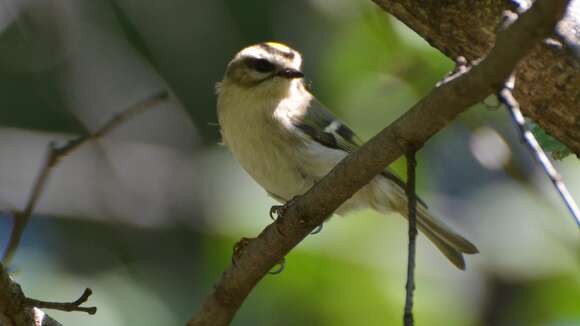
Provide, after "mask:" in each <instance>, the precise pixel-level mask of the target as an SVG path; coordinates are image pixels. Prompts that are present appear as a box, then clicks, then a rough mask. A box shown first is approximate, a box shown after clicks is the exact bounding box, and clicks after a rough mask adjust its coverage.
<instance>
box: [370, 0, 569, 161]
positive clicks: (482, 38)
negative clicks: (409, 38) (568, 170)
mask: <svg viewBox="0 0 580 326" xmlns="http://www.w3.org/2000/svg"><path fill="white" fill-rule="evenodd" d="M373 2H375V3H376V4H378V5H379V6H380V7H381V8H383V9H384V10H385V11H387V12H389V13H390V14H392V15H394V16H395V17H397V18H398V19H399V20H400V21H401V22H403V23H404V24H406V25H407V26H408V27H410V28H411V29H413V30H414V31H415V32H417V33H418V34H419V35H420V36H421V37H423V38H424V39H425V40H426V41H427V42H428V43H429V44H431V46H433V47H435V48H437V49H438V50H440V51H441V52H443V53H444V54H445V55H446V56H447V57H449V58H451V59H456V58H457V57H459V56H463V57H465V58H466V59H467V60H468V61H469V62H471V61H474V60H477V59H480V58H482V57H483V56H485V55H486V54H487V53H488V52H489V50H490V49H491V48H492V47H493V45H494V43H495V38H496V34H497V30H498V27H499V26H500V25H501V20H502V13H503V11H505V10H510V11H514V12H517V11H518V10H519V8H518V6H517V3H522V2H525V1H513V0H477V1H476V0H452V1H451V0H373ZM530 32H532V31H530ZM552 38H553V39H551V40H550V41H548V42H543V43H540V44H538V45H536V46H535V47H534V49H533V50H532V51H531V52H530V53H529V54H528V55H527V57H526V58H525V59H524V60H522V61H521V62H520V64H519V65H518V68H517V69H516V79H517V80H516V89H515V92H514V95H515V97H516V99H517V100H518V102H519V103H520V105H521V109H522V111H523V113H524V115H526V116H527V117H529V118H531V119H533V120H534V121H535V122H536V123H537V124H538V125H539V126H541V127H542V128H543V129H544V130H546V131H547V132H548V133H549V134H551V135H552V136H554V137H555V138H556V139H558V140H559V141H560V142H561V143H563V144H565V145H566V146H568V147H569V148H570V150H571V151H572V152H574V153H575V154H576V155H577V156H578V157H580V57H579V54H578V48H579V47H580V1H579V0H576V1H572V4H571V5H570V7H569V8H568V12H567V15H566V17H565V19H564V20H563V21H562V22H560V24H559V25H558V27H557V31H556V33H554V35H553V37H552ZM562 39H565V40H566V42H561V40H562ZM514 41H516V40H514ZM563 43H567V45H566V44H564V45H563ZM514 46H515V44H514ZM572 48H575V49H576V51H577V52H576V53H574V51H572Z"/></svg>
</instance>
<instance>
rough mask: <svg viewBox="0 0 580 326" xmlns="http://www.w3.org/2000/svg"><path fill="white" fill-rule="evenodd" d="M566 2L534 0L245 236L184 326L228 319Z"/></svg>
mask: <svg viewBox="0 0 580 326" xmlns="http://www.w3.org/2000/svg"><path fill="white" fill-rule="evenodd" d="M567 3H568V1H565V0H538V1H537V4H535V5H534V6H533V7H532V9H530V10H529V11H528V12H526V13H525V14H523V15H522V16H521V17H520V19H518V21H516V22H515V23H514V24H513V25H512V26H511V27H510V28H508V29H507V30H505V31H503V32H502V33H500V34H499V35H498V37H497V42H496V46H495V47H494V48H493V49H492V50H491V51H490V52H489V54H488V56H487V57H486V58H485V59H484V60H482V61H481V63H479V64H477V65H475V66H474V67H473V68H472V69H470V70H469V71H467V72H466V73H464V74H462V75H459V76H457V77H455V78H452V79H450V80H449V81H447V82H445V83H443V84H441V85H440V86H438V87H436V88H435V89H433V90H432V91H431V92H430V93H429V94H428V95H427V96H426V97H425V98H423V99H422V100H421V101H420V102H419V103H417V104H415V106H413V107H412V108H411V109H410V110H409V111H407V112H406V113H405V114H404V115H403V116H401V117H400V118H399V119H397V120H396V121H395V122H393V123H392V124H391V125H390V126H389V127H387V128H385V129H384V130H383V131H381V132H380V133H379V134H378V135H377V136H375V137H373V138H372V139H371V140H370V141H369V142H367V143H366V144H365V145H364V146H362V147H361V148H360V149H359V150H358V151H357V152H355V153H353V154H352V155H349V156H348V157H347V158H345V159H344V160H343V161H342V162H340V163H339V164H338V165H337V166H336V167H335V168H334V169H333V170H332V171H331V172H330V173H329V174H328V175H327V176H326V177H324V178H323V179H322V180H321V181H320V182H319V183H317V184H316V185H315V186H314V187H313V188H312V189H310V190H309V191H308V192H307V193H306V194H305V195H303V196H301V197H299V198H298V199H297V200H296V201H295V202H294V203H293V204H292V205H291V206H290V207H289V208H288V209H287V210H286V212H285V214H284V216H283V217H280V218H278V220H277V221H276V222H274V223H273V224H271V225H269V226H268V227H266V228H265V229H264V230H263V231H262V232H261V233H260V235H259V236H258V237H257V238H255V239H253V240H251V241H249V243H248V244H247V246H245V247H244V248H243V250H241V252H240V253H239V256H238V258H237V259H236V263H235V264H232V265H231V266H230V267H229V268H228V269H227V270H226V271H225V272H224V273H223V275H222V277H221V279H220V280H219V281H218V283H217V284H216V285H215V286H214V288H213V289H212V291H211V293H210V294H209V296H208V297H207V298H206V299H205V301H204V302H203V304H202V306H201V309H200V310H199V312H198V313H196V314H195V315H194V316H193V317H192V319H191V320H190V321H189V323H188V325H191V326H193V325H227V324H228V323H229V322H230V321H231V320H232V318H233V317H234V315H235V313H236V311H237V310H238V308H239V307H240V305H241V304H242V302H243V301H244V300H245V298H246V297H247V296H248V294H249V293H250V291H251V290H252V288H253V287H254V286H255V285H256V284H257V282H258V281H259V280H260V279H261V278H262V277H264V275H266V273H267V272H268V271H269V270H270V269H271V268H272V266H274V265H275V264H276V263H277V262H279V261H280V260H281V258H282V257H284V256H285V255H286V254H287V253H288V252H289V251H290V250H291V249H292V248H294V247H295V246H296V245H297V244H298V243H299V242H300V241H302V239H304V237H306V236H307V235H308V234H309V233H310V232H311V231H312V230H313V229H314V228H315V227H316V226H317V225H320V224H321V223H322V222H323V221H324V220H325V219H326V218H327V217H328V216H330V215H331V214H332V213H333V212H334V211H335V210H336V209H337V208H338V207H339V206H340V205H341V204H342V203H343V202H345V201H346V200H347V199H348V198H350V197H351V196H352V195H353V194H354V193H355V192H356V191H358V190H359V189H360V188H362V187H363V186H364V185H365V184H367V183H368V182H369V181H370V180H371V179H372V178H373V177H374V176H376V175H377V174H378V173H380V172H381V171H382V170H383V169H384V168H385V166H387V165H389V164H390V163H392V162H393V161H395V160H396V159H397V158H399V157H400V156H401V155H403V154H404V153H406V152H407V151H409V150H410V149H411V148H414V149H416V148H420V147H421V145H422V144H423V143H424V142H426V141H427V140H428V139H429V138H430V137H432V136H433V135H434V134H435V133H436V132H438V131H439V130H441V129H443V128H444V127H445V126H446V125H447V124H448V123H449V122H450V121H451V120H453V119H454V118H455V117H457V115H459V114H460V113H461V112H463V111H464V110H466V109H467V108H468V107H470V106H471V105H474V104H476V103H478V102H480V101H482V100H483V99H484V98H485V97H487V96H488V95H489V94H492V93H494V92H495V91H496V90H497V89H499V87H501V85H502V84H503V81H504V80H506V79H507V78H508V77H509V76H510V74H511V72H512V70H513V69H514V67H515V66H516V64H517V63H518V62H519V61H520V59H521V58H523V57H524V56H525V55H526V53H528V51H530V50H531V49H532V47H533V46H535V45H536V44H537V43H538V42H539V41H541V40H542V39H544V38H545V37H547V36H549V35H550V34H551V33H552V31H553V29H554V26H555V25H556V23H557V22H558V21H559V20H560V18H561V17H562V16H563V14H564V9H565V6H566V4H567Z"/></svg>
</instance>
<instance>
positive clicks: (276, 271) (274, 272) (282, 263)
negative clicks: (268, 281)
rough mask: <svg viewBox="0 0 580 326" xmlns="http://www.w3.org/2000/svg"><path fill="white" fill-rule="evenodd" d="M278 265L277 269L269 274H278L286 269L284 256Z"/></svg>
mask: <svg viewBox="0 0 580 326" xmlns="http://www.w3.org/2000/svg"><path fill="white" fill-rule="evenodd" d="M276 265H278V268H276V269H275V270H272V271H269V272H268V274H270V275H276V274H280V273H282V271H283V270H284V267H285V266H286V258H282V260H280V261H279V262H278V263H277V264H276ZM276 265H274V266H276Z"/></svg>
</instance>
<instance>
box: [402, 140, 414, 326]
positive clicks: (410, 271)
mask: <svg viewBox="0 0 580 326" xmlns="http://www.w3.org/2000/svg"><path fill="white" fill-rule="evenodd" d="M406 155H407V187H406V188H405V190H406V191H407V204H408V210H409V251H408V256H407V284H406V285H405V290H406V292H405V313H404V315H403V324H404V325H405V326H413V292H414V291H415V251H416V250H415V249H416V242H417V196H416V195H415V169H416V167H417V160H416V159H415V151H414V150H413V149H411V150H410V151H409V152H408V153H407V154H406Z"/></svg>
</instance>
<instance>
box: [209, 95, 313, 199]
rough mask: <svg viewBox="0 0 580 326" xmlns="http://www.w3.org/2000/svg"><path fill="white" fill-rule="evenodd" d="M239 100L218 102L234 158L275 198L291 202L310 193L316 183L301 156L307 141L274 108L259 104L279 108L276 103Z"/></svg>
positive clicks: (222, 123) (224, 133)
mask: <svg viewBox="0 0 580 326" xmlns="http://www.w3.org/2000/svg"><path fill="white" fill-rule="evenodd" d="M238 98H239V99H241V100H238V101H237V102H236V103H235V104H234V103H231V102H228V98H221V99H218V117H219V120H220V126H221V128H222V135H223V138H224V142H225V143H226V145H227V146H228V147H229V149H230V150H231V152H232V153H233V155H234V157H235V158H236V159H237V160H238V162H239V163H240V165H241V166H242V167H243V168H244V169H245V170H246V171H247V172H248V174H250V175H251V176H252V178H253V179H254V180H256V182H258V184H260V185H261V186H262V187H263V188H264V189H265V190H266V191H267V192H269V193H271V194H272V195H273V196H274V197H278V198H279V199H283V200H285V201H287V200H289V199H291V198H292V197H294V196H296V195H300V194H302V193H304V192H305V191H307V190H308V189H309V188H310V187H311V186H312V185H313V184H314V182H315V180H314V179H313V178H312V177H311V176H309V174H308V173H307V171H305V169H304V168H305V167H304V166H303V164H304V159H303V158H302V159H301V156H300V155H297V151H299V150H301V148H302V147H304V146H305V145H304V140H303V139H301V137H300V136H299V135H297V134H294V133H293V132H291V131H289V130H287V129H286V128H284V127H283V126H281V125H279V123H280V122H279V121H277V120H276V119H274V118H273V110H272V109H268V108H267V107H259V106H258V105H256V104H259V105H265V106H271V107H275V103H256V102H255V101H252V100H251V99H244V98H243V97H238Z"/></svg>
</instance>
